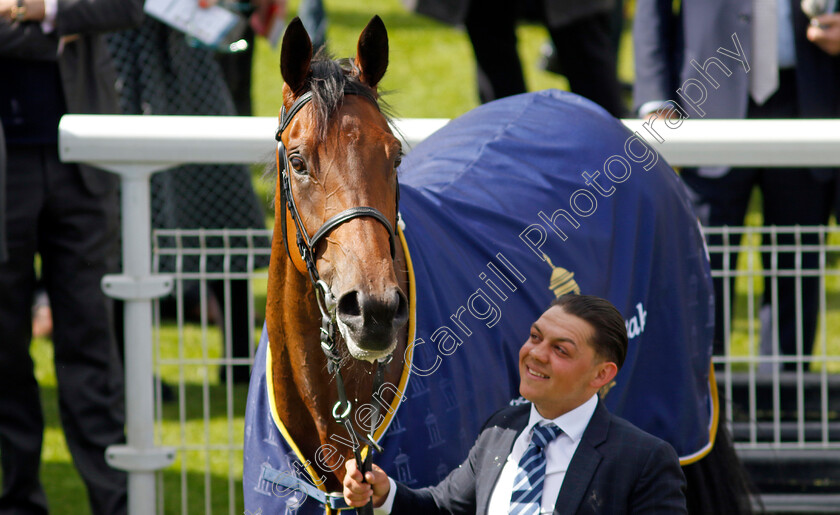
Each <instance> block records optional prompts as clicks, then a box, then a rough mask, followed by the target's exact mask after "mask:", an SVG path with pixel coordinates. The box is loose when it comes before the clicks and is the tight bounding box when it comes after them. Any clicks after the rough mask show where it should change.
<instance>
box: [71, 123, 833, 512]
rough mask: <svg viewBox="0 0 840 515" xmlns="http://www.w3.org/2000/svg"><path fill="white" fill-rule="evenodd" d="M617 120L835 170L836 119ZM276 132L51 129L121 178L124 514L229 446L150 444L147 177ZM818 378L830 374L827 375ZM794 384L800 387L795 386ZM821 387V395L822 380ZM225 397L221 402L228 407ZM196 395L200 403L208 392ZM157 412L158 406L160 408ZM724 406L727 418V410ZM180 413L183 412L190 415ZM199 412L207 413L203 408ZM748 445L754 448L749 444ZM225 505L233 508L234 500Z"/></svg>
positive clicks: (684, 159)
mask: <svg viewBox="0 0 840 515" xmlns="http://www.w3.org/2000/svg"><path fill="white" fill-rule="evenodd" d="M623 122H624V123H625V125H627V126H628V128H629V129H630V130H631V131H634V132H637V133H638V134H639V135H640V136H641V137H643V138H644V139H645V140H647V141H648V143H650V144H651V146H653V147H654V148H656V149H657V151H659V152H660V153H661V154H662V156H663V157H664V158H665V159H666V160H668V162H669V163H670V164H672V165H673V166H692V165H709V166H714V165H720V166H725V165H744V166H746V165H752V166H790V165H798V166H837V165H840V121H835V120H784V121H783V120H773V121H768V120H761V121H759V120H686V121H684V122H682V123H681V125H679V126H677V127H674V128H668V127H667V126H666V125H664V123H663V122H661V121H653V122H645V121H642V120H624V121H623ZM445 123H446V120H440V119H435V120H397V121H396V123H395V124H396V126H397V128H398V130H399V133H400V134H402V135H403V136H404V140H405V142H406V143H407V144H408V145H409V147H410V146H411V145H413V144H414V143H416V142H418V141H421V140H422V139H424V138H425V137H426V136H427V135H428V134H430V133H431V132H433V131H434V130H436V129H437V128H439V127H440V126H442V125H443V124H445ZM275 128H276V120H275V119H273V118H240V117H183V116H93V115H67V116H64V117H63V118H62V120H61V123H60V125H59V149H60V154H61V157H62V159H63V160H64V161H66V162H82V163H87V164H91V165H95V166H99V167H101V168H103V169H106V170H109V171H112V172H114V173H117V174H119V175H120V177H121V181H122V213H123V214H122V224H123V227H122V229H123V234H124V235H132V237H131V238H123V260H124V262H123V273H122V274H121V275H120V276H109V277H106V278H105V279H104V280H103V288H104V289H105V291H106V293H108V294H109V295H110V296H112V297H116V298H121V299H124V300H125V331H126V340H125V341H126V361H127V362H128V363H131V364H132V366H131V367H127V368H126V406H127V417H126V433H127V444H126V445H125V446H120V447H115V448H113V449H110V450H109V453H108V458H109V462H110V463H112V465H113V466H115V467H118V468H122V469H124V470H127V471H128V473H129V512H130V513H131V514H132V515H139V514H146V513H153V512H154V509H155V499H158V498H162V497H159V496H157V495H156V484H155V472H156V471H159V470H162V469H165V468H167V467H168V466H169V465H170V464H171V463H172V462H173V461H174V460H175V459H176V451H177V450H180V451H181V452H182V453H183V452H187V451H191V450H194V449H198V448H204V449H211V450H212V449H221V450H225V449H227V450H230V449H231V448H232V447H231V446H232V445H234V444H231V443H230V442H227V443H221V444H212V445H211V444H207V445H211V446H210V447H202V446H201V445H199V446H198V447H195V446H192V444H183V443H182V444H177V445H173V446H168V447H167V446H163V445H161V442H162V440H158V441H155V440H154V436H153V435H154V434H155V432H154V394H153V382H152V377H153V362H152V349H153V346H152V338H153V335H152V326H153V325H152V324H153V305H154V301H155V299H157V298H160V297H162V296H164V295H166V294H167V293H169V292H170V291H172V289H173V288H174V287H176V286H177V285H178V284H177V280H178V279H179V278H178V277H177V276H176V275H172V274H156V273H153V271H152V263H151V248H150V237H144V236H143V235H149V234H150V225H149V220H150V216H149V215H150V213H149V178H150V176H151V175H152V174H153V173H155V172H157V171H161V170H164V169H167V168H170V167H173V166H176V165H179V164H183V163H252V162H259V161H268V160H271V159H273V152H274V145H275V142H274V139H273V135H274V130H275ZM821 270H824V269H821ZM181 279H182V278H181ZM202 316H204V315H202ZM205 322H206V320H205ZM202 327H205V328H206V325H205V324H202ZM202 330H205V331H206V329H202ZM205 341H206V338H205ZM202 352H204V354H203V355H202V356H201V358H199V362H200V363H199V364H204V365H210V364H214V363H216V364H220V363H221V364H225V365H227V364H228V363H224V361H221V362H215V361H213V360H212V359H211V358H209V357H208V354H207V352H209V351H208V350H207V347H205V350H204V351H202ZM158 358H160V357H159V356H158ZM801 359H804V358H801ZM756 361H757V360H755V359H754V360H753V361H752V362H753V363H754V362H756ZM758 361H760V360H758ZM724 362H725V365H724V366H725V368H726V370H727V372H726V374H725V376H726V377H725V381H727V382H728V383H731V382H732V378H733V372H732V362H730V361H727V360H725V359H724ZM233 364H236V363H233ZM752 369H753V368H749V370H752ZM800 376H801V374H800ZM823 376H825V377H828V375H827V374H826V373H825V372H823ZM774 384H775V383H774ZM179 388H182V387H181V385H180V384H179ZM798 388H799V389H800V390H802V387H801V386H799V387H798ZM821 388H823V390H825V389H826V388H827V384H826V385H825V386H823V385H821ZM229 392H230V390H228V393H226V396H227V398H228V399H227V400H228V401H231V402H232V399H233V397H231V395H230V394H229ZM727 392H731V389H728V390H727ZM179 393H180V392H179ZM202 395H203V397H202V398H203V400H204V401H206V402H205V405H207V404H208V403H209V399H207V395H206V392H203V393H202ZM751 395H752V394H751ZM773 395H776V396H778V395H779V394H776V393H774V394H773ZM800 397H801V395H800ZM825 397H826V398H827V396H825ZM774 398H775V397H774ZM228 406H231V404H230V402H228ZM158 408H159V410H160V409H161V406H160V403H158ZM230 409H232V408H230V407H228V408H226V411H228V412H229V410H230ZM726 409H727V410H729V412H731V407H727V408H726ZM179 410H182V411H183V412H184V413H186V411H187V410H188V409H187V407H183V408H182V407H179ZM211 411H212V410H211ZM184 416H187V415H186V414H185V415H184ZM204 416H206V417H211V412H205V413H204ZM211 418H212V417H211ZM782 422H783V421H782V420H780V419H779V420H778V421H774V424H776V426H774V431H775V432H776V433H780V432H781V429H780V428H781V424H782ZM777 428H778V429H777ZM183 431H184V430H183V429H182V432H183ZM799 432H800V433H802V430H801V429H800V430H799ZM205 436H206V434H205ZM823 440H825V439H823ZM751 441H752V445H758V442H757V440H755V439H754V440H751ZM794 444H796V445H798V444H797V443H796V442H794ZM786 445H787V443H786V442H783V441H782V440H781V438H775V439H774V440H773V441H772V442H771V447H773V446H775V447H773V448H782V447H784V446H786ZM206 459H207V460H208V462H209V460H210V459H211V458H210V457H209V455H208V457H207V458H206ZM228 459H230V458H229V457H228ZM185 470H186V469H184V468H182V473H181V475H182V479H183V481H182V486H181V490H182V493H183V492H186V490H185V488H186V487H185V486H183V485H184V483H185V482H186V481H187V477H188V476H189V474H187V472H185ZM190 477H191V476H190ZM231 481H232V479H230V478H228V480H227V481H226V482H227V483H228V484H227V486H228V488H227V490H229V491H232V490H233V486H232V482H231ZM203 483H204V484H205V487H206V488H205V491H206V493H205V504H206V505H207V506H209V503H210V502H211V499H210V497H209V496H210V495H211V494H210V491H211V490H213V489H212V488H211V487H210V486H211V483H212V478H210V477H208V473H207V472H205V473H204V478H203ZM229 502H230V503H231V504H230V506H231V512H232V507H233V504H232V503H233V501H232V500H231V501H229ZM184 503H186V501H185V500H184V499H183V498H182V507H185V506H186V505H185V504H184Z"/></svg>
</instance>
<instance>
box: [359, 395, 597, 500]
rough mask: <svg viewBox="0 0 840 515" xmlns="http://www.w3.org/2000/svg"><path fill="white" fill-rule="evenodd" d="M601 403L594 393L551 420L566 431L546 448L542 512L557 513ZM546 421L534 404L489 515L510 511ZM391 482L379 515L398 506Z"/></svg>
mask: <svg viewBox="0 0 840 515" xmlns="http://www.w3.org/2000/svg"><path fill="white" fill-rule="evenodd" d="M597 405H598V395H597V394H595V395H593V396H592V397H591V398H590V399H589V400H588V401H586V402H584V403H583V404H581V405H580V406H578V407H577V408H575V409H573V410H572V411H569V412H568V413H565V414H563V415H560V416H559V417H557V418H555V419H553V420H551V422H554V424H556V425H557V427H559V428H560V429H562V430H563V434H561V435H560V436H558V437H557V438H555V439H554V440H552V441H551V442H550V443H549V444H548V445H547V446H546V447H545V461H546V463H545V482H544V483H543V492H542V500H541V502H540V505H541V507H542V509H541V510H540V511H541V513H553V512H554V504H555V503H556V501H557V495H558V494H559V493H560V487H561V486H563V479H564V478H565V477H566V470H568V468H569V463H570V462H571V461H572V456H574V454H575V451H576V450H577V447H578V444H579V443H580V440H581V438H582V437H583V432H584V431H585V430H586V426H588V425H589V421H590V420H591V419H592V414H593V413H595V407H596V406H597ZM543 420H546V419H545V418H543V416H542V415H540V414H539V413H538V412H537V408H535V407H534V405H533V404H532V405H531V415H530V417H529V419H528V425H527V426H525V429H524V430H523V431H522V432H521V433H520V434H519V436H518V437H517V438H516V440H515V441H514V442H513V448H512V449H511V451H510V454H509V455H508V458H507V461H506V462H505V466H504V467H503V468H502V473H501V475H500V476H499V479H498V481H497V482H496V487H495V488H494V489H493V494H492V495H491V496H490V503H489V505H488V507H487V513H488V515H507V514H508V512H509V511H510V496H511V490H512V489H513V480H514V478H515V477H516V470H517V468H518V467H519V459H520V458H521V457H522V455H523V454H525V450H526V449H527V448H528V445H529V444H530V443H531V435H532V433H533V429H534V426H536V425H537V424H539V423H540V422H542V421H543ZM389 481H390V482H391V491H390V492H389V493H388V497H387V498H386V499H385V502H384V503H383V504H382V506H381V507H379V508H377V509H376V510H374V513H376V514H377V515H379V514H382V515H387V514H390V513H391V508H392V507H393V505H394V496H395V495H396V491H397V484H396V483H395V482H394V480H393V479H389Z"/></svg>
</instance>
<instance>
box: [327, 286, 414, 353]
mask: <svg viewBox="0 0 840 515" xmlns="http://www.w3.org/2000/svg"><path fill="white" fill-rule="evenodd" d="M336 320H337V322H338V330H339V332H340V333H341V336H342V337H344V341H345V342H346V344H347V350H348V351H350V355H352V356H353V357H354V358H356V359H359V360H364V361H371V362H372V361H374V360H376V359H379V358H382V357H385V356H387V355H389V354H391V353H392V352H393V351H394V347H395V346H396V344H397V337H398V335H399V331H400V330H401V329H402V328H403V326H405V324H406V322H408V300H407V299H406V297H405V294H403V292H402V291H400V289H399V288H396V287H393V288H389V289H388V290H387V291H386V293H385V294H383V295H381V296H377V295H370V294H366V293H363V292H361V291H358V290H353V291H350V292H347V293H345V294H344V295H342V296H341V297H340V298H339V299H338V304H337V306H336Z"/></svg>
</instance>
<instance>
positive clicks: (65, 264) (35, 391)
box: [0, 144, 126, 515]
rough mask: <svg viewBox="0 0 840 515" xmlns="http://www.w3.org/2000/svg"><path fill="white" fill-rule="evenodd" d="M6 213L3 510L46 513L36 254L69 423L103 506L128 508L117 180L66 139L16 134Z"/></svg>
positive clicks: (63, 413)
mask: <svg viewBox="0 0 840 515" xmlns="http://www.w3.org/2000/svg"><path fill="white" fill-rule="evenodd" d="M8 150H9V154H8V175H7V194H8V199H9V202H8V203H7V206H6V223H7V228H8V245H9V260H8V261H7V262H5V263H2V264H0V453H2V467H3V492H2V495H0V514H4V515H5V514H15V515H20V514H41V513H47V503H46V498H45V495H44V491H43V488H42V486H41V483H40V480H39V477H38V473H39V466H40V460H41V446H42V441H43V431H44V418H43V415H42V413H41V402H40V398H39V387H38V383H37V382H36V379H35V376H34V373H33V372H34V371H33V362H32V359H31V357H30V355H29V346H30V339H31V332H32V314H31V308H32V296H33V290H34V287H35V273H34V268H33V263H34V259H35V254H36V253H39V254H40V255H41V264H42V277H43V280H44V285H45V287H46V289H47V292H48V294H49V296H50V301H51V305H52V312H53V328H54V329H53V346H54V350H55V371H56V378H57V382H58V400H59V410H60V417H61V423H62V427H63V429H64V434H65V438H66V440H67V445H68V447H69V448H70V452H71V454H72V455H73V461H74V462H75V465H76V468H77V469H78V471H79V474H80V475H81V477H82V479H83V481H84V483H85V485H86V487H87V491H88V497H89V501H90V505H91V510H92V512H93V513H94V514H97V515H98V514H103V515H104V514H108V515H112V514H120V513H125V510H126V476H125V473H123V472H121V471H117V470H114V469H112V468H110V467H109V466H108V465H107V464H106V463H105V449H106V448H107V447H108V446H109V445H112V444H116V443H121V442H124V440H125V437H124V433H123V424H124V405H123V396H124V393H123V377H122V368H121V366H120V363H119V359H118V356H117V349H116V346H115V344H114V337H113V329H112V318H111V303H110V301H109V300H108V299H107V298H106V297H105V295H104V294H103V293H102V290H101V287H100V280H101V279H102V276H103V275H104V274H105V273H106V272H109V271H111V270H113V269H114V265H115V264H116V263H115V260H116V257H117V255H118V254H117V244H118V235H119V232H118V230H119V213H118V204H117V192H116V191H112V192H109V193H107V194H106V195H103V196H100V195H93V194H91V193H90V192H89V191H88V190H87V189H86V188H85V186H84V184H83V183H82V180H81V176H80V174H79V171H78V169H77V168H76V167H75V166H72V165H66V164H63V163H61V162H59V159H58V155H57V146H56V145H55V144H52V145H43V146H10V147H9V149H8Z"/></svg>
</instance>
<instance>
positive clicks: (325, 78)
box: [309, 49, 390, 143]
mask: <svg viewBox="0 0 840 515" xmlns="http://www.w3.org/2000/svg"><path fill="white" fill-rule="evenodd" d="M359 75H360V73H359V69H358V68H357V67H356V66H355V64H354V62H353V60H352V59H338V60H335V59H332V58H331V57H330V56H329V55H328V54H327V53H326V52H324V51H323V49H322V50H320V51H319V52H318V54H317V55H316V56H315V58H314V59H313V60H312V64H311V66H310V76H309V89H310V91H311V92H312V104H313V105H314V108H315V123H316V125H317V138H318V143H324V142H325V141H326V138H327V132H328V129H329V125H330V118H331V117H332V116H333V114H334V113H335V112H336V111H337V110H338V109H339V107H341V104H342V102H343V100H344V95H345V90H346V89H352V90H353V94H355V95H358V96H361V97H364V98H366V99H367V100H369V101H370V102H371V103H372V104H373V105H375V106H376V108H377V109H378V110H379V112H380V113H382V115H383V116H384V117H385V118H386V120H388V121H390V117H389V116H388V114H387V112H386V111H387V110H383V104H382V102H381V99H380V97H379V94H378V93H377V91H376V90H375V89H373V88H371V87H369V86H367V85H366V84H364V83H362V81H361V80H360V79H359Z"/></svg>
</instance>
